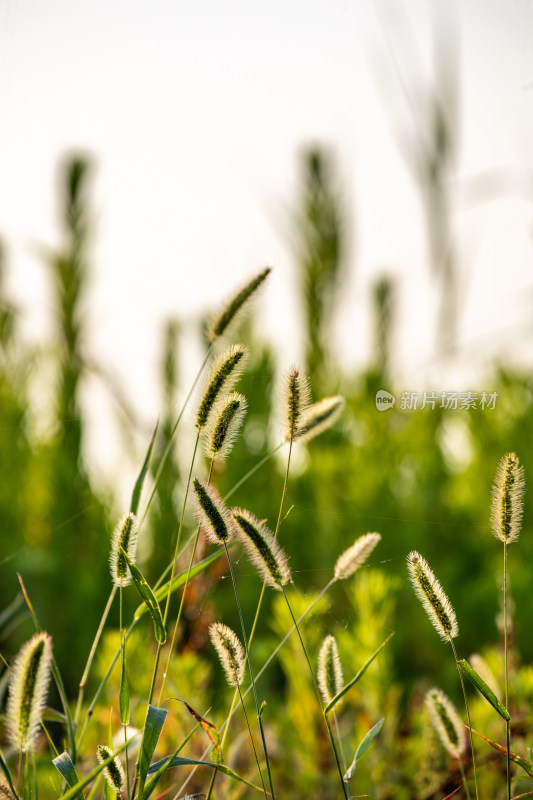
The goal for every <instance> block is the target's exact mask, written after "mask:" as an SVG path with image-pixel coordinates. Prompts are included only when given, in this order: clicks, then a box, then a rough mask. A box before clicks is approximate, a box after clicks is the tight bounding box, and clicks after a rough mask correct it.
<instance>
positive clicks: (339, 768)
mask: <svg viewBox="0 0 533 800" xmlns="http://www.w3.org/2000/svg"><path fill="white" fill-rule="evenodd" d="M281 591H282V592H283V597H284V598H285V602H286V603H287V608H288V609H289V614H290V615H291V617H292V621H293V624H294V627H295V628H296V633H297V634H298V638H299V640H300V644H301V645H302V650H303V652H304V655H305V660H306V661H307V666H308V667H309V672H310V673H311V678H312V679H313V685H314V687H315V692H316V696H317V699H318V704H319V706H320V710H321V711H322V715H323V717H324V719H325V721H326V726H327V729H328V733H329V738H330V741H331V747H332V748H333V755H334V756H335V761H336V764H337V769H338V771H339V776H340V779H341V784H342V791H343V793H344V797H345V798H346V800H348V795H347V793H346V786H345V783H344V776H343V773H342V768H341V764H340V761H339V754H338V752H337V747H336V745H335V739H334V738H333V733H332V730H331V726H330V724H329V719H328V715H327V714H326V713H325V712H324V706H323V705H322V698H321V696H320V689H319V688H318V683H317V680H316V675H315V671H314V669H313V667H312V666H311V661H310V660H309V655H308V653H307V648H306V646H305V644H304V640H303V638H302V634H301V633H300V628H299V627H298V623H297V622H296V617H295V616H294V614H293V613H292V608H291V604H290V603H289V598H288V597H287V593H286V592H285V588H284V587H283V586H282V587H281Z"/></svg>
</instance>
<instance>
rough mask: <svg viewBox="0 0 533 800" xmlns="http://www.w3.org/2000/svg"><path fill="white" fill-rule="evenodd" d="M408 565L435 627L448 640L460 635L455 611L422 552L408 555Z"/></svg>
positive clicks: (417, 592)
mask: <svg viewBox="0 0 533 800" xmlns="http://www.w3.org/2000/svg"><path fill="white" fill-rule="evenodd" d="M407 567H408V569H409V575H410V578H411V583H412V584H413V588H414V590H415V593H416V595H417V596H418V598H419V599H420V600H421V602H422V605H423V606H424V608H425V609H426V611H427V613H428V616H429V618H430V620H431V622H432V623H433V627H434V628H435V630H436V631H437V633H438V634H439V636H440V637H441V639H444V641H446V642H451V640H452V639H455V637H456V636H458V635H459V626H458V625H457V617H456V616H455V611H454V610H453V608H452V605H451V603H450V601H449V600H448V598H447V597H446V595H445V593H444V591H443V589H442V586H441V585H440V583H439V582H438V580H437V578H436V577H435V575H434V574H433V572H432V571H431V569H430V567H429V565H428V563H427V561H426V560H425V559H424V558H422V556H421V555H420V553H417V552H416V551H414V550H413V551H412V552H411V553H409V555H408V556H407Z"/></svg>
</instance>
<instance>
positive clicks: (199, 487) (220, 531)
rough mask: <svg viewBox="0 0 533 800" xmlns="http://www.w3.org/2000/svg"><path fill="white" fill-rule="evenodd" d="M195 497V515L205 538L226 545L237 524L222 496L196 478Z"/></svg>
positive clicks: (194, 483)
mask: <svg viewBox="0 0 533 800" xmlns="http://www.w3.org/2000/svg"><path fill="white" fill-rule="evenodd" d="M193 488H194V495H195V509H194V514H195V517H196V519H197V521H198V524H199V525H200V527H201V528H202V530H203V532H204V534H205V538H206V539H207V540H208V541H209V542H212V543H213V544H219V545H224V544H225V543H227V542H228V541H229V540H230V539H231V538H232V537H233V535H234V532H235V522H234V521H233V517H232V516H231V511H230V510H229V508H228V507H227V506H226V504H225V503H224V501H223V500H222V498H221V496H220V495H219V493H218V492H217V490H216V489H214V488H213V487H212V486H208V485H207V483H205V482H204V481H200V480H198V478H195V479H194V481H193Z"/></svg>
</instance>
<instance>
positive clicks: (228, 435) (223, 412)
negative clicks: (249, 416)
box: [205, 392, 247, 461]
mask: <svg viewBox="0 0 533 800" xmlns="http://www.w3.org/2000/svg"><path fill="white" fill-rule="evenodd" d="M246 408H247V403H246V398H245V397H244V396H243V395H242V394H239V393H238V392H233V393H232V394H229V395H227V396H226V397H223V398H222V399H221V400H220V402H219V403H218V404H217V406H216V408H215V410H214V412H213V415H212V418H211V421H210V423H209V425H208V427H207V429H206V432H205V453H206V456H207V457H208V458H213V459H214V460H215V461H225V460H226V458H227V457H228V455H229V454H230V453H231V450H232V448H233V445H234V443H235V439H236V438H237V435H238V433H239V430H240V428H241V426H242V423H243V420H244V416H245V414H246Z"/></svg>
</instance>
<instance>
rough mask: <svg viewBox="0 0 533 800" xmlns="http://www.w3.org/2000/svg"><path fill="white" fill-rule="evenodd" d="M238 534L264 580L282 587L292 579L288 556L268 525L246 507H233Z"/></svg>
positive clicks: (273, 586) (279, 587)
mask: <svg viewBox="0 0 533 800" xmlns="http://www.w3.org/2000/svg"><path fill="white" fill-rule="evenodd" d="M232 513H233V517H234V519H235V521H236V523H237V526H238V527H237V536H238V538H239V540H240V541H241V543H242V545H243V547H244V549H245V550H246V553H247V555H248V558H249V559H250V561H251V562H252V563H253V564H254V565H255V566H256V567H257V569H258V570H259V573H260V575H261V577H262V578H263V580H264V581H266V583H267V584H268V585H269V586H272V588H274V589H281V587H282V586H285V584H286V583H289V582H290V580H291V572H290V569H289V565H288V563H287V556H286V555H285V553H284V552H283V550H282V549H281V547H280V546H279V544H278V543H277V541H276V540H275V538H274V536H273V534H272V532H271V531H270V530H269V529H268V528H267V526H266V525H265V524H264V523H263V522H260V521H259V520H258V519H257V517H255V516H254V515H253V514H252V513H251V512H250V511H247V510H246V509H244V508H237V509H233V512H232Z"/></svg>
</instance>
